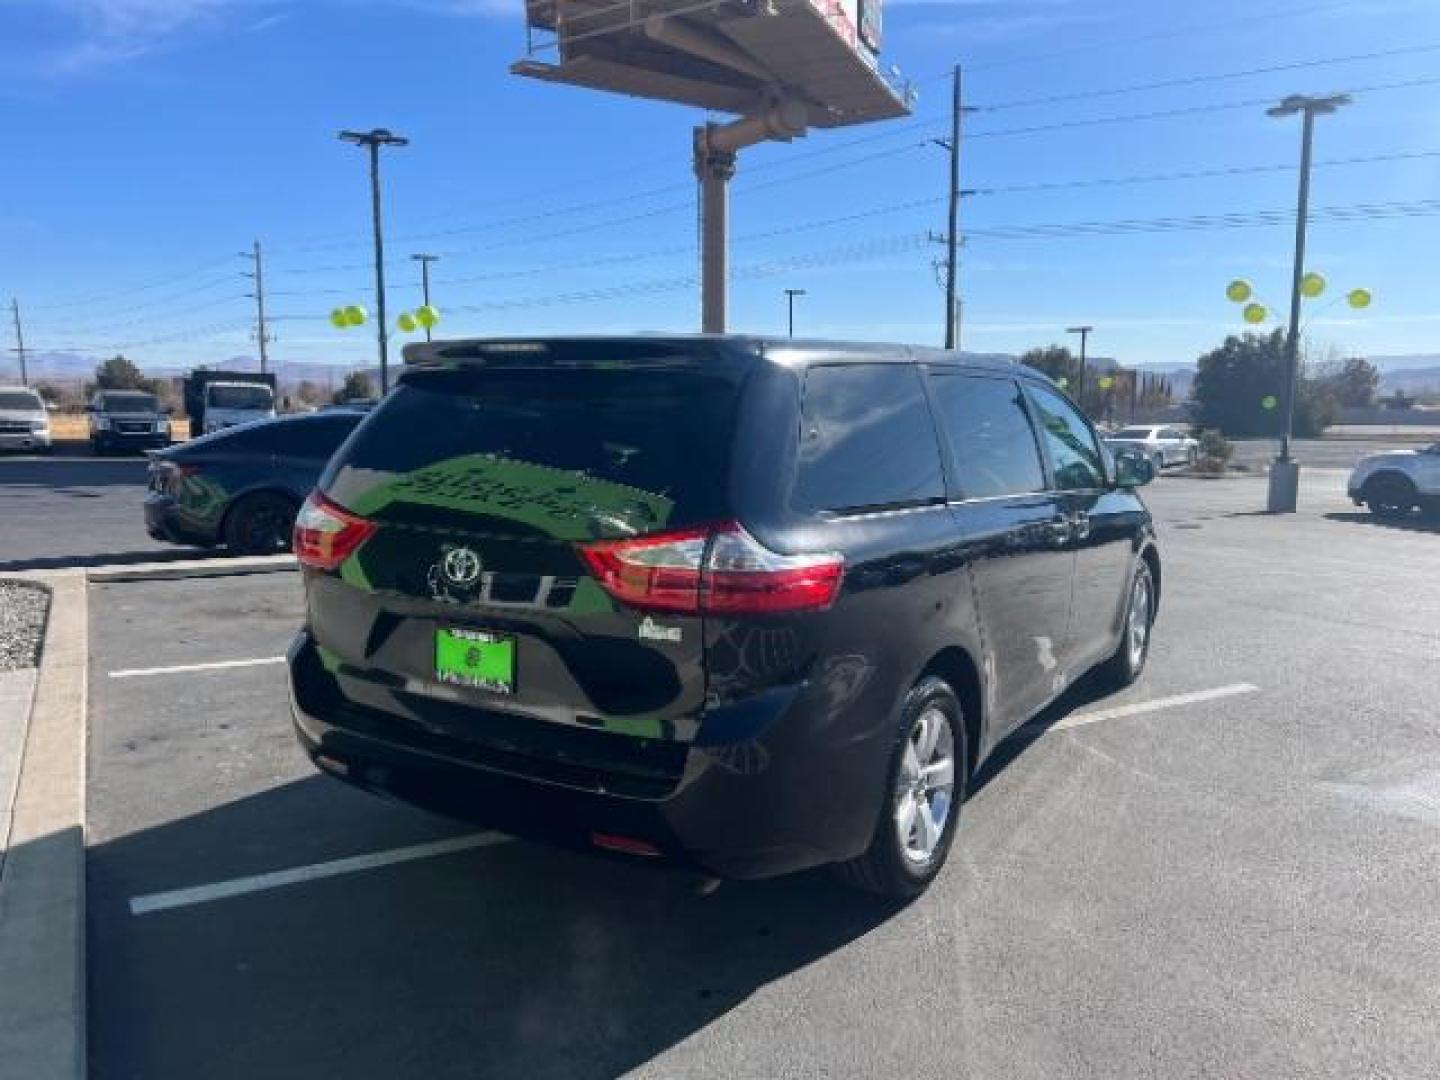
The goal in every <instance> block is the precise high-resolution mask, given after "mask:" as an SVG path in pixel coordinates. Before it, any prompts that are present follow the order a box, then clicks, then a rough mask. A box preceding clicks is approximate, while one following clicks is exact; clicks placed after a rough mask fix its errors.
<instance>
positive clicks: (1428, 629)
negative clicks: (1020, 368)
mask: <svg viewBox="0 0 1440 1080" xmlns="http://www.w3.org/2000/svg"><path fill="white" fill-rule="evenodd" d="M1343 481H1344V474H1343V473H1338V472H1332V473H1321V472H1311V473H1308V474H1307V475H1306V479H1305V483H1304V488H1303V492H1302V499H1303V504H1302V513H1301V514H1299V515H1297V516H1294V517H1290V516H1285V517H1272V516H1268V515H1264V514H1260V513H1258V512H1257V511H1258V510H1259V508H1260V506H1261V505H1262V504H1263V497H1264V485H1263V483H1262V482H1258V481H1256V480H1253V479H1241V480H1223V481H1214V482H1204V481H1193V480H1192V481H1182V480H1177V481H1173V482H1171V481H1166V482H1162V483H1160V484H1157V485H1155V486H1153V487H1152V488H1150V489H1148V492H1147V497H1148V500H1149V501H1150V503H1151V505H1152V507H1153V508H1154V510H1155V513H1156V517H1157V520H1158V521H1159V523H1160V526H1159V527H1160V533H1161V540H1162V544H1163V551H1164V556H1165V560H1166V562H1165V581H1164V598H1163V601H1162V608H1161V615H1160V622H1159V625H1158V628H1157V636H1156V639H1155V645H1154V651H1153V654H1152V658H1151V662H1150V666H1149V669H1148V670H1147V673H1146V675H1145V677H1144V678H1143V679H1142V680H1141V682H1140V683H1139V684H1138V685H1136V686H1135V687H1132V688H1131V689H1129V690H1128V691H1126V692H1124V693H1123V694H1121V695H1118V696H1116V697H1114V698H1107V699H1104V700H1092V699H1091V695H1092V694H1093V691H1092V690H1089V689H1087V687H1086V686H1085V685H1083V684H1082V686H1081V687H1079V688H1078V689H1077V691H1076V692H1073V693H1072V694H1071V695H1069V696H1068V697H1067V699H1066V700H1064V701H1062V702H1061V703H1060V704H1059V705H1057V706H1056V707H1054V708H1052V709H1051V710H1050V711H1049V712H1048V713H1047V714H1046V716H1044V717H1042V718H1041V721H1040V722H1039V723H1038V724H1037V725H1032V726H1031V727H1030V728H1027V729H1026V730H1025V732H1024V733H1022V734H1021V735H1019V736H1017V737H1016V738H1014V739H1012V740H1011V741H1010V742H1009V743H1007V744H1006V745H1005V746H1004V747H1003V748H1002V751H1001V752H1000V753H999V754H998V755H997V760H996V761H995V762H994V763H993V764H992V765H991V766H990V767H988V768H987V769H986V771H985V774H984V775H983V776H982V777H981V783H980V786H979V789H978V790H977V791H975V792H974V794H973V795H972V796H971V798H970V801H969V802H968V803H967V804H966V806H965V809H964V816H963V818H962V822H961V834H960V838H959V841H958V843H957V847H956V850H955V852H954V854H953V855H952V858H951V863H950V866H949V867H948V868H947V870H946V871H945V873H944V874H943V875H942V876H941V877H940V879H939V880H938V881H937V882H936V884H935V886H934V887H933V888H932V889H931V890H930V891H929V892H928V893H927V894H926V895H925V896H924V897H922V898H921V899H920V900H919V901H917V902H916V903H914V904H912V905H910V906H909V907H906V908H903V909H899V910H896V909H893V908H887V907H885V906H883V905H877V904H875V903H872V902H870V901H868V900H866V899H864V898H862V897H857V896H853V895H851V894H848V893H846V892H844V891H840V890H838V889H837V888H836V887H835V885H834V883H833V882H832V880H831V879H830V877H829V876H828V875H827V874H825V873H823V872H816V873H809V874H802V875H798V876H794V877H791V878H786V879H780V880H776V881H771V882H764V883H758V884H744V885H741V884H726V885H723V886H722V887H720V888H719V890H718V891H716V892H714V893H712V894H709V895H701V894H700V893H699V892H698V891H697V890H696V889H694V887H693V883H692V882H690V881H689V880H688V879H684V878H679V877H676V876H671V875H668V874H665V873H662V872H659V871H656V870H654V869H651V868H648V867H636V866H632V865H628V864H622V863H617V862H609V861H602V860H599V859H593V858H587V857H584V856H579V855H573V854H568V853H562V852H557V851H553V850H549V849H546V848H543V847H538V846H533V845H530V844H526V843H521V842H517V841H500V842H495V841H496V839H497V838H495V837H492V836H487V835H485V834H483V833H481V834H479V835H478V836H477V830H476V829H474V828H473V827H471V826H468V825H465V824H461V823H455V822H449V821H444V820H441V819H438V818H434V817H431V816H429V815H427V814H424V813H421V812H419V811H416V810H413V809H410V808H406V807H403V806H398V805H394V804H391V803H387V802H384V801H382V800H379V799H376V798H373V797H371V796H368V795H364V794H360V793H356V792H352V791H350V790H348V789H346V788H344V787H343V786H341V785H340V784H338V783H337V782H335V781H332V780H330V779H329V778H325V777H321V776H318V775H315V774H314V773H313V772H312V770H311V769H310V767H309V765H308V763H307V762H306V761H305V759H304V758H303V756H302V755H301V753H300V751H299V750H298V749H297V748H296V747H295V746H294V744H293V742H292V739H291V736H290V733H289V727H288V723H289V722H288V716H287V711H286V704H285V693H284V684H283V670H284V669H283V667H282V666H281V665H279V664H277V663H275V662H274V660H275V658H276V657H278V656H279V655H280V654H281V653H282V652H283V650H284V647H285V645H286V643H287V641H288V639H289V636H290V634H291V632H292V631H293V628H294V626H295V624H296V622H297V619H298V612H299V607H300V599H299V595H298V590H299V582H298V581H297V579H296V578H295V577H294V575H290V574H277V575H270V576H262V577H248V578H233V579H226V578H220V579H207V580H197V581H170V582H144V583H141V582H136V583H125V584H115V585H107V586H99V587H94V588H93V589H92V603H91V613H92V651H91V662H92V672H91V678H92V683H91V685H92V721H91V722H92V731H91V762H90V768H91V772H90V793H89V812H90V829H89V844H90V852H89V918H90V1049H91V1075H92V1076H94V1077H96V1078H110V1077H134V1076H144V1077H147V1078H161V1080H164V1078H171V1077H174V1078H182V1077H183V1078H187V1080H188V1078H192V1077H195V1076H201V1075H203V1076H206V1077H212V1078H223V1077H232V1076H233V1077H246V1078H247V1080H248V1078H253V1077H256V1076H265V1077H292V1076H293V1077H300V1076H305V1077H314V1076H335V1075H345V1076H347V1077H356V1078H367V1077H377V1078H378V1077H400V1076H425V1077H428V1078H436V1080H438V1078H444V1077H467V1078H473V1077H492V1076H493V1077H510V1076H524V1077H606V1076H615V1075H622V1074H633V1075H636V1076H646V1077H702V1076H704V1077H710V1076H720V1077H789V1076H795V1077H799V1076H806V1077H809V1076H828V1077H869V1076H888V1075H907V1076H913V1077H947V1078H948V1077H975V1078H982V1077H984V1078H993V1077H997V1076H1005V1077H1020V1078H1028V1077H1035V1078H1037V1080H1038V1078H1045V1080H1053V1078H1055V1077H1104V1078H1107V1080H1108V1078H1113V1077H1140V1076H1146V1077H1150V1076H1154V1077H1173V1076H1214V1077H1240V1076H1246V1077H1249V1076H1255V1077H1259V1076H1286V1077H1300V1076H1304V1077H1321V1076H1325V1077H1330V1076H1333V1077H1354V1076H1360V1075H1366V1076H1386V1077H1392V1078H1394V1077H1417V1078H1419V1077H1427V1078H1428V1077H1434V1076H1436V1075H1440V1029H1437V1028H1436V1025H1435V1024H1434V1022H1433V1018H1434V1017H1435V1016H1436V1015H1440V980H1437V979H1436V978H1435V977H1434V957H1435V956H1436V955H1440V916H1437V915H1436V914H1435V913H1436V911H1437V910H1440V842H1437V840H1436V837H1437V835H1440V809H1437V807H1440V730H1437V727H1436V724H1435V704H1436V698H1437V676H1436V674H1435V672H1436V670H1437V660H1440V575H1437V574H1436V573H1435V572H1434V570H1435V567H1436V566H1437V565H1440V561H1437V560H1440V529H1437V528H1435V527H1431V526H1425V525H1421V524H1419V523H1416V524H1414V525H1410V526H1406V527H1393V526H1387V525H1382V524H1379V523H1377V522H1376V521H1375V520H1374V519H1372V518H1369V517H1367V516H1366V515H1364V514H1362V513H1360V512H1357V511H1355V509H1354V508H1353V507H1351V506H1350V505H1349V504H1348V502H1346V501H1345V499H1344V497H1343ZM235 661H249V662H250V663H247V664H246V665H245V666H227V667H207V668H199V669H188V670H174V669H177V668H182V669H183V668H186V666H187V665H213V664H217V663H230V662H235ZM156 669H163V670H158V671H157V670H156ZM1206 695H1209V696H1208V697H1207V696H1206ZM1127 706H1128V707H1131V708H1128V709H1127ZM342 860H348V861H342Z"/></svg>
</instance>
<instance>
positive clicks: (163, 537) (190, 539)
mask: <svg viewBox="0 0 1440 1080" xmlns="http://www.w3.org/2000/svg"><path fill="white" fill-rule="evenodd" d="M145 531H146V532H147V533H149V534H150V538H151V539H152V540H159V541H161V542H162V543H166V544H184V545H186V546H187V547H211V546H213V545H214V544H215V543H216V542H217V541H216V538H215V536H214V535H213V534H209V533H205V532H203V531H201V530H197V529H196V528H195V527H194V526H193V525H192V524H190V523H189V522H187V520H186V517H185V514H184V513H183V512H182V510H181V508H180V504H179V503H177V502H176V501H175V500H174V499H172V498H171V497H170V496H168V495H162V494H160V493H159V492H154V491H152V492H150V493H149V494H148V495H146V496H145Z"/></svg>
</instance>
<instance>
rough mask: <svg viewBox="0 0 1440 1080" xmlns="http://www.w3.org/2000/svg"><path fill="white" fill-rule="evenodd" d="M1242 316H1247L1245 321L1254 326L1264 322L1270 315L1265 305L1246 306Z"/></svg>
mask: <svg viewBox="0 0 1440 1080" xmlns="http://www.w3.org/2000/svg"><path fill="white" fill-rule="evenodd" d="M1242 314H1243V315H1244V316H1245V321H1246V322H1248V323H1250V324H1251V325H1252V326H1254V325H1256V324H1258V323H1262V322H1264V321H1265V316H1267V315H1269V314H1270V313H1269V312H1268V311H1266V310H1265V305H1264V304H1246V305H1245V310H1244V312H1242Z"/></svg>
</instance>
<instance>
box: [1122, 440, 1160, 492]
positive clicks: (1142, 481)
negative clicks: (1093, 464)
mask: <svg viewBox="0 0 1440 1080" xmlns="http://www.w3.org/2000/svg"><path fill="white" fill-rule="evenodd" d="M1154 479H1155V463H1154V462H1153V461H1151V460H1150V458H1149V457H1148V456H1146V455H1145V454H1142V453H1140V452H1139V451H1138V450H1128V449H1127V450H1117V451H1116V452H1115V486H1116V487H1122V488H1137V487H1144V486H1145V485H1146V484H1148V483H1150V481H1151V480H1154Z"/></svg>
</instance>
